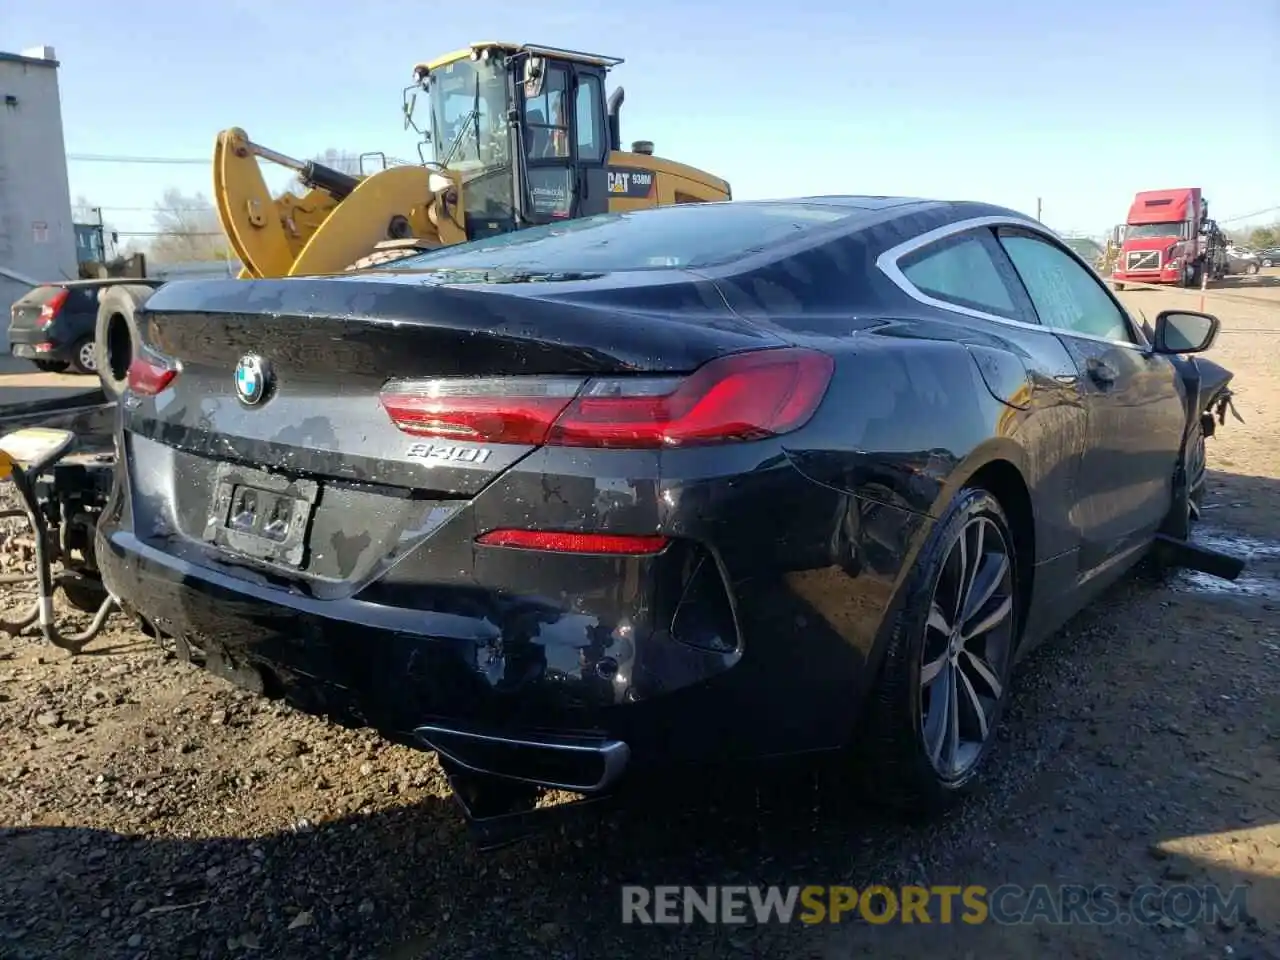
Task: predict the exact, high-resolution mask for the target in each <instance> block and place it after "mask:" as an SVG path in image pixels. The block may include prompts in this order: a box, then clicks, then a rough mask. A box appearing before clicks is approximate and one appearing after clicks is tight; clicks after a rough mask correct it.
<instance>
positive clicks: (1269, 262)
mask: <svg viewBox="0 0 1280 960" xmlns="http://www.w3.org/2000/svg"><path fill="white" fill-rule="evenodd" d="M1262 265H1263V266H1264V267H1273V266H1275V263H1274V261H1272V260H1271V258H1270V257H1268V258H1267V259H1266V260H1263V261H1262Z"/></svg>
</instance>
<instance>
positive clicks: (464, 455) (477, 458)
mask: <svg viewBox="0 0 1280 960" xmlns="http://www.w3.org/2000/svg"><path fill="white" fill-rule="evenodd" d="M492 453H493V451H492V450H490V449H489V448H488V447H459V446H455V445H454V444H451V443H415V444H414V445H413V446H411V447H410V448H409V449H408V451H406V453H405V456H407V457H412V458H413V459H414V460H444V461H448V462H450V463H484V462H485V461H486V460H488V459H489V456H490V454H492Z"/></svg>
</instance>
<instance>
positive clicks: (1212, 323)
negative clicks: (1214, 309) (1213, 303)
mask: <svg viewBox="0 0 1280 960" xmlns="http://www.w3.org/2000/svg"><path fill="white" fill-rule="evenodd" d="M1220 326H1221V324H1220V323H1219V322H1218V318H1217V317H1215V316H1211V315H1210V314H1207V313H1194V312H1192V311H1190V310H1165V311H1163V312H1161V313H1160V314H1158V315H1157V316H1156V329H1155V337H1154V338H1153V341H1152V342H1153V344H1154V346H1155V352H1156V353H1203V352H1204V351H1205V350H1208V349H1209V348H1210V347H1212V346H1213V342H1214V341H1215V340H1217V339H1218V329H1219V327H1220Z"/></svg>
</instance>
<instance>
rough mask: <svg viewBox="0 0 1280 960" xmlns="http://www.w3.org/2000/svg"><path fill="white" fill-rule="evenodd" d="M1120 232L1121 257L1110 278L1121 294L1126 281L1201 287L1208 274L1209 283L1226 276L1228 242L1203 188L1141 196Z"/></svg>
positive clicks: (1118, 228)
mask: <svg viewBox="0 0 1280 960" xmlns="http://www.w3.org/2000/svg"><path fill="white" fill-rule="evenodd" d="M1116 233H1117V236H1115V237H1114V240H1115V242H1116V244H1117V246H1118V247H1119V248H1120V255H1119V257H1118V258H1117V259H1116V265H1115V270H1114V272H1113V273H1112V275H1111V279H1112V282H1113V284H1114V285H1115V288H1116V289H1117V290H1123V289H1124V285H1125V283H1126V282H1129V283H1176V284H1179V285H1181V286H1184V287H1198V286H1200V282H1201V279H1202V278H1204V277H1205V276H1206V274H1207V277H1208V279H1210V280H1216V279H1219V278H1220V277H1223V276H1225V275H1226V272H1227V251H1226V241H1225V238H1224V237H1223V235H1222V232H1221V231H1220V230H1219V229H1218V225H1217V224H1216V223H1214V222H1213V221H1212V220H1210V219H1209V201H1207V200H1206V199H1205V198H1204V196H1203V195H1202V194H1201V192H1200V188H1199V187H1183V188H1182V189H1178V190H1145V191H1143V192H1142V193H1139V194H1138V195H1137V196H1135V197H1134V198H1133V203H1132V204H1131V205H1130V207H1129V216H1128V217H1127V218H1126V219H1125V222H1124V225H1123V226H1121V227H1117V228H1116Z"/></svg>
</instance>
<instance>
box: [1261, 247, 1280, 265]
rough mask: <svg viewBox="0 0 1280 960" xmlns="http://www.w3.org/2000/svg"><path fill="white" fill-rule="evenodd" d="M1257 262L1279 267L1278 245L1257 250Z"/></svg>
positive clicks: (1279, 251) (1279, 249) (1279, 253)
mask: <svg viewBox="0 0 1280 960" xmlns="http://www.w3.org/2000/svg"><path fill="white" fill-rule="evenodd" d="M1258 262H1259V263H1261V264H1262V265H1263V266H1264V267H1280V247H1272V248H1271V249H1270V250H1259V251H1258Z"/></svg>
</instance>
